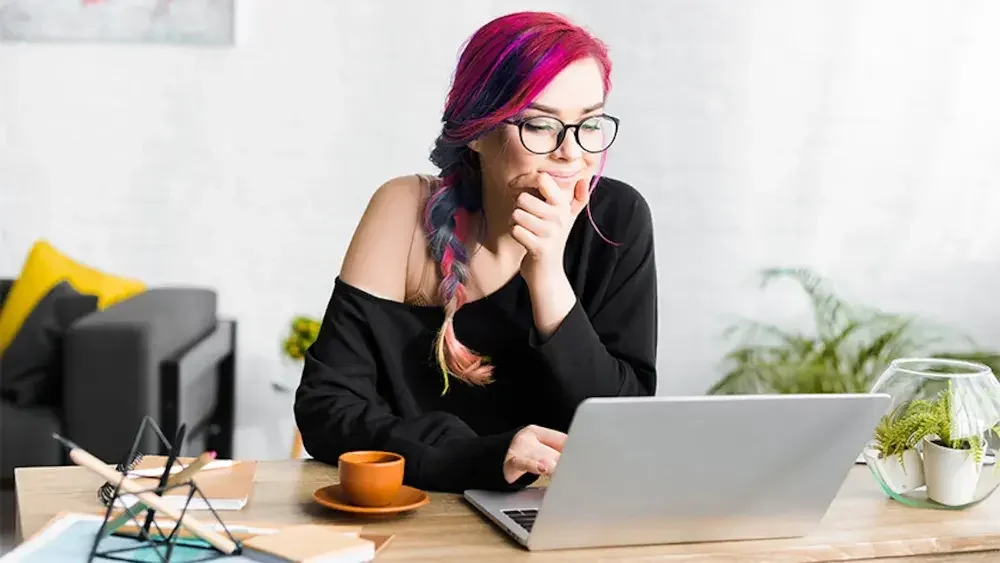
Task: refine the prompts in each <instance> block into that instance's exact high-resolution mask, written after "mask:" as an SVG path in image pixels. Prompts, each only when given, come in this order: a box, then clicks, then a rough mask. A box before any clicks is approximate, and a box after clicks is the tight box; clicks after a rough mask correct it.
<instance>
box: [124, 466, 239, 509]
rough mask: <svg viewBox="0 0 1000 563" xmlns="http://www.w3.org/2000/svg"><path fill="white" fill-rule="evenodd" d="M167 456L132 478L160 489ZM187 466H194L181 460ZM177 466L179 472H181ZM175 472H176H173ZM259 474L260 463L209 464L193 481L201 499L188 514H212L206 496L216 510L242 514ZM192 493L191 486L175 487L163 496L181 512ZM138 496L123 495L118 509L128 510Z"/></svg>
mask: <svg viewBox="0 0 1000 563" xmlns="http://www.w3.org/2000/svg"><path fill="white" fill-rule="evenodd" d="M166 461H167V458H166V456H158V455H157V456H147V457H145V458H143V459H142V461H141V462H140V463H139V464H138V465H137V466H136V467H135V468H134V469H133V470H131V471H129V473H128V475H129V478H130V479H133V480H134V481H136V482H137V483H138V484H140V485H141V486H142V487H144V488H146V489H150V490H152V489H155V488H156V487H157V486H158V485H159V476H160V475H162V474H163V468H164V467H165V466H166ZM179 461H180V462H181V463H183V464H184V465H186V464H188V463H190V462H191V459H189V458H181V459H180V460H179ZM180 468H181V466H177V468H176V471H180ZM171 469H174V468H171ZM256 474H257V462H256V461H252V460H251V461H232V460H218V461H213V462H212V463H209V464H208V465H206V466H205V467H203V468H202V469H201V471H199V472H198V474H197V475H196V476H195V477H194V479H193V481H194V483H195V484H196V485H197V486H198V489H199V491H200V492H201V495H199V494H198V493H195V494H194V496H193V497H191V503H190V504H189V505H188V510H208V505H207V504H206V503H205V500H204V499H202V495H204V497H205V498H206V499H208V504H211V505H212V508H214V509H215V510H240V509H241V508H243V507H244V506H246V504H247V501H248V500H249V498H250V494H251V493H252V492H253V481H254V477H255V475H256ZM190 492H191V490H190V487H188V486H187V485H184V486H178V487H174V488H173V489H170V490H168V491H166V492H165V493H164V494H163V498H164V500H165V501H166V502H167V503H169V504H170V505H171V506H173V507H174V508H177V509H178V510H180V509H181V508H183V506H184V504H185V503H186V502H187V496H188V494H189V493H190ZM136 500H137V499H136V497H135V496H134V495H129V494H122V495H121V496H119V498H118V501H117V502H116V503H115V504H116V506H118V507H121V508H124V507H128V506H132V505H133V504H135V502H136Z"/></svg>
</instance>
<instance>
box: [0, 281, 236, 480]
mask: <svg viewBox="0 0 1000 563" xmlns="http://www.w3.org/2000/svg"><path fill="white" fill-rule="evenodd" d="M12 283H13V282H12V281H11V280H0V308H2V303H3V301H4V299H5V298H6V295H7V293H8V291H9V289H10V286H11V284H12ZM216 301H217V299H216V294H215V292H214V291H212V290H209V289H201V288H152V289H149V290H147V291H146V292H144V293H141V294H139V295H137V296H135V297H133V298H131V299H128V300H126V301H123V302H121V303H118V304H116V305H113V306H111V307H108V308H106V309H104V310H101V311H94V312H89V313H86V314H83V315H82V316H80V317H79V318H76V319H75V320H74V321H73V322H72V324H70V325H69V327H68V328H67V329H66V331H65V333H64V334H63V336H62V340H61V345H60V356H61V357H60V360H59V364H58V372H59V374H60V375H61V377H60V378H59V379H61V382H60V387H61V389H60V391H61V392H60V393H58V397H59V399H58V400H56V401H54V404H52V405H47V406H41V405H29V406H26V405H23V404H22V405H15V404H12V403H11V402H8V401H4V400H0V434H2V436H0V465H2V474H0V480H2V482H3V485H4V486H5V487H6V486H9V484H10V480H11V478H12V476H13V472H14V468H16V467H24V466H40V465H64V464H67V463H69V462H68V460H67V458H66V457H65V454H64V452H63V450H62V449H61V447H60V446H59V445H58V444H57V442H56V441H55V440H53V438H52V433H53V432H59V433H61V434H62V435H64V436H66V437H68V438H69V439H71V440H73V441H74V442H76V443H77V444H79V445H80V446H82V447H83V448H85V449H87V450H88V451H90V452H91V453H93V454H94V455H96V456H97V457H99V458H101V459H103V460H105V461H106V462H108V463H118V462H120V461H122V460H123V458H124V456H125V455H126V454H127V453H128V451H129V450H130V448H131V447H132V445H133V440H134V437H135V434H136V431H137V430H138V429H139V427H140V424H141V423H142V420H143V418H144V416H146V415H149V416H150V417H151V418H152V419H153V420H154V421H156V423H157V425H158V426H159V427H160V428H161V429H162V430H163V432H164V433H165V434H166V436H167V438H171V439H172V438H173V436H174V432H175V431H176V429H177V428H178V426H179V425H180V424H181V423H185V424H186V426H187V435H186V439H185V440H184V445H183V447H182V448H181V455H198V454H199V453H201V452H202V451H205V450H208V449H212V450H215V451H216V452H217V453H218V455H219V457H221V458H231V457H232V455H233V452H232V448H233V425H234V418H233V417H234V400H235V384H236V382H235V348H236V324H235V322H234V321H228V320H220V319H219V318H218V316H217V305H216ZM138 449H139V450H140V451H141V452H143V453H146V454H152V453H166V452H165V451H164V450H163V448H162V447H161V443H160V440H159V439H158V438H157V437H156V435H155V433H154V432H152V431H147V432H146V433H145V435H144V436H143V437H142V439H141V441H140V443H139V446H138Z"/></svg>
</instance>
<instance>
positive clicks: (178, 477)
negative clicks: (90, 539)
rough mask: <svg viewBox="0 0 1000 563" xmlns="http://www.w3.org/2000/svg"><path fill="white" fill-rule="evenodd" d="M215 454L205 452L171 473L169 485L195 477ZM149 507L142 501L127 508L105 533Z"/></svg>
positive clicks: (168, 480) (107, 527)
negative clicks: (176, 471) (177, 471)
mask: <svg viewBox="0 0 1000 563" xmlns="http://www.w3.org/2000/svg"><path fill="white" fill-rule="evenodd" d="M215 456H216V453H215V452H205V453H203V454H201V455H200V456H198V457H197V458H196V459H195V460H194V461H192V462H191V463H190V464H188V466H187V467H185V468H184V469H182V470H181V471H180V472H179V473H176V474H174V475H171V476H170V478H168V479H167V486H168V487H169V486H171V485H176V484H177V483H183V482H185V481H187V480H188V479H191V478H193V477H194V476H195V474H197V473H198V471H200V470H201V468H202V467H205V466H206V465H208V464H209V463H211V462H212V460H214V459H215ZM147 508H149V507H148V506H146V505H145V504H143V503H142V502H137V503H135V504H134V505H132V506H131V507H130V508H126V509H125V512H123V513H122V514H121V515H119V516H118V517H117V518H115V519H114V520H112V521H111V522H108V525H107V526H106V527H105V528H104V533H105V534H113V533H114V532H115V531H116V530H118V528H121V527H122V525H123V524H125V523H126V522H128V521H129V519H131V518H132V517H133V515H135V516H136V517H138V515H139V513H141V512H142V511H143V510H146V509H147Z"/></svg>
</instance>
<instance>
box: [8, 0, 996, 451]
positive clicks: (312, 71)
mask: <svg viewBox="0 0 1000 563" xmlns="http://www.w3.org/2000/svg"><path fill="white" fill-rule="evenodd" d="M628 4H629V5H631V6H633V7H634V8H635V9H636V11H637V12H640V13H641V14H642V17H641V18H639V17H635V16H633V15H628V14H626V13H625V10H622V9H621V8H612V5H611V4H610V3H608V2H594V1H587V2H581V1H576V2H569V1H564V2H538V1H536V2H527V1H519V2H476V3H472V2H468V3H465V2H463V3H456V2H453V1H446V0H436V1H426V2H421V3H417V4H414V3H403V2H389V1H371V0H365V1H362V0H353V1H350V2H348V1H343V2H324V1H321V0H295V1H290V2H281V3H278V2H262V1H244V2H240V3H239V8H240V26H241V29H240V31H239V33H240V44H239V45H238V46H236V47H235V48H231V49H217V48H205V49H199V48H186V47H167V46H142V45H132V46H124V45H58V44H50V45H13V44H3V45H0V275H12V274H14V273H16V272H17V270H18V268H19V267H20V264H21V261H22V260H23V258H24V253H25V252H26V251H27V249H28V247H29V246H30V244H31V242H32V241H33V240H34V239H35V238H37V237H39V236H45V237H48V238H50V239H51V240H53V241H54V242H55V244H57V245H58V246H59V247H61V248H63V249H64V250H66V251H67V252H68V253H70V254H72V255H74V256H76V257H78V258H80V259H82V260H85V261H87V262H90V263H92V264H95V265H98V266H100V267H103V268H105V269H107V270H110V271H113V272H119V273H122V274H127V275H134V276H138V277H140V278H143V279H145V280H147V281H148V282H150V283H152V284H160V283H195V284H207V285H211V286H214V287H216V288H217V289H218V290H219V292H220V299H221V300H220V304H221V307H222V309H223V312H224V313H225V314H227V315H233V316H236V317H237V318H238V319H239V320H240V322H241V328H240V347H241V357H240V369H241V372H240V377H241V378H242V381H243V382H244V385H245V386H244V390H243V391H242V393H243V394H244V395H243V396H242V397H241V406H242V407H243V412H242V413H241V418H242V419H243V420H244V421H252V420H254V419H255V418H256V417H258V414H257V413H259V412H260V410H259V409H260V408H264V407H267V408H271V409H276V410H277V411H278V412H280V413H281V415H282V416H284V417H285V422H286V423H287V416H288V412H289V410H288V407H289V404H288V399H287V397H286V398H284V399H281V404H280V405H278V406H275V405H276V404H277V403H276V402H275V399H272V398H270V395H268V394H267V393H266V392H264V389H265V382H266V381H268V380H269V379H270V378H271V377H273V376H274V375H275V374H276V373H280V372H282V370H285V369H286V368H283V367H282V365H281V363H280V361H279V356H278V345H277V343H278V339H279V338H280V336H281V334H282V332H283V330H284V324H285V322H286V320H287V319H288V318H289V317H291V316H292V315H294V314H296V313H299V312H309V313H319V312H320V311H321V310H322V308H323V306H324V305H325V302H326V298H327V296H328V292H329V290H330V288H331V284H332V280H333V277H334V276H335V275H336V273H337V271H338V269H339V266H340V261H341V258H342V255H343V252H344V249H345V247H346V244H347V241H348V239H349V237H350V235H351V232H352V230H353V228H354V225H355V222H356V221H357V218H358V217H359V215H360V213H361V211H362V210H363V208H364V205H365V203H366V201H367V198H368V196H369V195H370V193H371V192H372V190H374V189H375V187H376V186H378V184H379V183H380V182H382V181H383V180H385V179H386V178H388V177H391V176H394V175H397V174H403V173H408V172H414V171H431V170H432V169H431V168H430V165H429V163H428V162H427V152H428V149H429V147H430V145H431V142H432V140H433V137H434V135H435V132H436V129H437V126H438V119H439V113H440V110H441V107H442V106H443V103H444V95H445V92H446V89H447V86H448V80H449V77H450V75H451V72H452V70H453V66H454V62H455V60H456V58H457V55H458V51H459V48H460V45H461V43H462V41H463V40H464V39H465V38H466V37H467V36H468V35H469V34H470V33H471V32H472V31H473V30H474V29H475V27H476V26H478V25H480V24H482V23H484V22H485V21H487V19H489V18H490V17H492V16H494V15H498V14H500V13H503V12H506V11H512V10H515V9H518V8H522V7H526V6H529V7H531V8H536V9H537V8H552V9H556V10H565V11H567V12H568V13H570V15H572V16H574V17H575V18H576V19H578V21H581V22H583V23H586V24H587V25H589V26H590V27H592V28H593V29H594V30H595V31H597V32H598V33H599V34H600V35H602V36H603V37H604V38H605V39H606V40H607V41H608V42H609V43H610V45H611V48H612V55H613V57H614V60H615V62H616V65H617V66H616V68H615V73H614V80H615V84H616V90H615V92H614V95H613V98H612V102H611V106H610V107H609V111H610V112H614V113H616V114H617V115H619V116H620V117H621V118H622V119H623V129H622V133H621V135H620V137H619V141H618V144H617V145H616V147H615V149H614V151H613V153H612V159H611V162H610V164H609V168H608V172H609V174H611V175H615V176H618V177H620V178H621V179H624V180H626V181H628V182H631V183H633V184H634V185H636V186H637V187H638V188H639V189H640V190H642V191H643V193H645V194H646V197H647V198H648V199H649V201H650V203H651V204H652V207H653V211H654V214H655V220H656V225H657V243H658V263H659V271H660V276H661V277H660V279H661V282H660V292H661V293H660V295H661V311H660V312H661V319H662V321H661V346H660V367H661V381H662V387H661V389H662V392H663V393H670V394H674V393H697V392H701V391H702V390H704V389H705V388H707V387H708V386H709V385H710V384H711V382H712V381H713V380H714V379H715V377H717V375H718V373H719V369H718V361H719V359H720V357H721V355H722V353H723V352H724V350H725V347H724V346H723V344H722V343H721V342H720V340H719V335H720V333H721V331H722V329H723V328H724V327H725V326H726V324H727V323H728V322H729V320H731V319H732V318H733V317H734V316H736V315H745V316H764V317H767V318H774V319H783V318H799V317H800V316H801V313H802V312H804V309H803V308H802V306H803V303H802V301H801V300H800V299H798V298H797V296H794V295H793V294H790V293H782V292H780V291H776V292H768V293H766V294H762V293H760V292H758V290H757V289H756V285H755V283H756V280H755V278H754V275H755V272H756V270H758V269H759V268H762V267H766V266H771V265H783V264H805V265H810V266H812V267H815V268H817V269H820V270H822V271H823V272H825V273H827V274H829V275H830V276H832V277H834V278H835V279H836V280H837V281H838V282H839V283H840V285H841V286H842V287H843V288H844V290H845V291H846V292H848V293H849V294H850V295H852V296H854V297H856V298H858V299H862V300H864V301H865V302H868V303H872V304H879V305H881V306H884V307H886V308H892V309H900V310H907V311H913V312H917V313H923V314H927V315H930V316H932V317H933V318H936V319H939V320H942V321H945V322H949V323H952V324H956V325H959V326H961V327H963V328H965V329H966V330H968V331H969V332H970V333H972V334H973V335H974V336H976V337H977V338H978V339H979V340H981V341H982V343H984V344H989V345H992V346H995V347H1000V315H998V311H1000V290H998V287H1000V265H998V262H997V256H998V248H1000V231H998V224H1000V223H998V220H997V219H998V216H1000V181H998V178H1000V158H998V154H1000V134H998V133H997V132H998V131H1000V104H998V103H997V100H1000V78H998V75H997V73H996V63H995V61H996V53H998V52H1000V36H997V35H996V34H995V33H994V26H993V25H992V24H991V22H996V21H1000V5H998V4H997V3H991V2H987V1H981V2H965V3H961V4H960V5H953V4H950V3H931V2H912V1H904V0H899V1H898V2H883V3H878V4H871V3H867V2H838V3H833V2H818V1H811V2H804V1H792V0H789V1H786V2H777V1H761V2H721V1H712V2H693V1H692V2H660V1H654V0H650V1H643V2H640V1H631V2H628ZM446 22H448V23H446ZM250 389H254V390H256V391H248V390H250ZM284 433H285V430H282V432H281V433H278V432H276V431H271V430H269V431H267V433H266V437H265V440H264V441H269V442H274V441H275V440H281V439H285V438H283V437H282V436H284ZM276 436H277V437H278V438H275V437H276ZM244 441H245V444H244V447H245V449H244V452H249V455H261V456H264V455H274V456H279V457H280V456H282V455H287V451H288V450H287V445H286V444H284V443H281V444H277V445H274V444H267V445H265V446H262V445H260V444H259V443H252V444H251V443H250V442H260V441H261V440H258V439H256V438H255V439H253V440H251V439H250V438H246V439H245V440H244ZM261 448H264V449H261Z"/></svg>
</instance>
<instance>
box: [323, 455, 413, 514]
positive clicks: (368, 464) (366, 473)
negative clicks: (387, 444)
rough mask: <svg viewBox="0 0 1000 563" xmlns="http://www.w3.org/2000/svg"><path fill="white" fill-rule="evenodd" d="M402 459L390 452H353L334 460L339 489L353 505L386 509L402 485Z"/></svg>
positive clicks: (403, 460) (403, 461)
mask: <svg viewBox="0 0 1000 563" xmlns="http://www.w3.org/2000/svg"><path fill="white" fill-rule="evenodd" d="M404 464H405V459H404V458H403V456H401V455H399V454H396V453H392V452H380V451H357V452H346V453H343V454H341V456H340V457H339V458H338V459H337V474H338V476H339V477H340V488H341V489H342V490H343V491H344V495H345V496H347V501H348V502H350V503H351V504H353V505H356V506H370V507H379V506H388V505H389V504H390V503H392V501H393V499H394V498H396V495H397V494H398V493H399V490H400V488H402V486H403V466H404Z"/></svg>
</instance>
